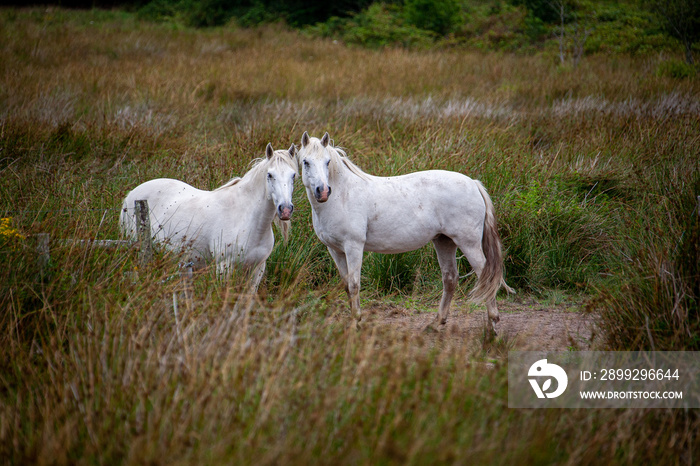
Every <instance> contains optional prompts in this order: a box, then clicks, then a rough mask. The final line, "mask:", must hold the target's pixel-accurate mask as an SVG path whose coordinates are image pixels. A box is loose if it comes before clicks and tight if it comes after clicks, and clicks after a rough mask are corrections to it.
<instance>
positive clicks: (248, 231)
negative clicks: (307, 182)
mask: <svg viewBox="0 0 700 466" xmlns="http://www.w3.org/2000/svg"><path fill="white" fill-rule="evenodd" d="M295 151H296V148H295V146H294V144H292V146H291V147H290V148H289V150H278V151H273V149H272V145H270V144H268V145H267V148H266V157H263V158H261V159H258V160H255V161H253V165H252V168H251V169H250V170H249V171H248V172H247V173H246V174H245V175H244V176H243V177H242V178H234V179H232V180H230V181H229V182H227V183H226V184H224V185H223V186H221V187H219V188H217V189H215V190H213V191H204V190H201V189H197V188H194V187H192V186H190V185H188V184H187V183H184V182H182V181H178V180H173V179H167V178H160V179H155V180H151V181H147V182H145V183H143V184H141V185H139V186H137V187H136V188H135V189H134V190H133V191H131V192H130V193H129V194H128V195H127V196H126V199H124V202H123V204H122V211H121V215H120V224H121V228H122V231H123V232H124V233H125V234H126V236H127V237H130V238H135V237H136V228H135V220H134V201H136V200H140V199H145V200H147V201H148V206H149V212H150V220H151V234H152V236H153V238H154V240H155V241H156V242H157V243H161V244H163V245H165V247H166V248H168V249H170V250H176V251H186V253H187V255H186V259H187V260H189V261H191V262H192V264H193V266H194V267H195V268H200V267H202V266H204V265H205V264H206V263H207V262H211V261H214V262H215V263H216V265H217V271H218V272H219V274H221V275H226V274H227V273H228V272H229V271H230V270H231V268H232V267H235V266H238V267H241V268H242V269H244V270H247V271H249V272H250V273H251V275H252V279H253V281H252V289H253V290H256V289H257V286H258V284H259V283H260V279H261V278H262V275H263V273H264V271H265V261H266V260H267V258H268V257H269V255H270V252H271V251H272V247H273V246H274V243H275V237H274V233H273V231H272V222H273V220H275V217H277V218H278V219H279V220H281V223H282V225H281V226H282V231H283V233H284V234H285V235H286V232H287V230H288V228H289V219H290V217H291V215H292V211H293V210H294V205H293V204H292V192H293V190H294V179H295V177H296V174H297V163H296V160H295V158H294V155H295Z"/></svg>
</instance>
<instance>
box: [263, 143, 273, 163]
mask: <svg viewBox="0 0 700 466" xmlns="http://www.w3.org/2000/svg"><path fill="white" fill-rule="evenodd" d="M274 153H275V151H274V150H272V144H270V143H269V142H268V143H267V147H266V148H265V155H267V158H268V159H271V158H272V154H274Z"/></svg>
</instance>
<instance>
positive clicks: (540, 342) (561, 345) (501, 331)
mask: <svg viewBox="0 0 700 466" xmlns="http://www.w3.org/2000/svg"><path fill="white" fill-rule="evenodd" d="M498 307H499V311H500V316H501V320H500V322H499V323H498V324H497V325H496V329H497V332H498V337H499V339H500V340H501V341H505V342H507V346H508V349H510V350H523V351H525V350H550V351H552V350H554V351H566V350H569V349H577V350H588V349H591V346H592V345H593V344H594V343H595V341H594V338H595V331H594V318H593V316H592V315H591V314H587V313H584V312H583V311H582V310H581V306H580V304H545V303H538V302H536V301H534V300H530V299H525V300H524V301H523V302H512V301H499V302H498ZM363 315H364V316H363V325H364V326H368V327H371V326H390V327H392V328H394V329H397V330H399V331H406V332H409V333H414V334H421V335H423V336H424V337H425V338H427V339H429V340H438V339H444V338H448V339H450V340H452V339H455V340H462V341H472V342H474V343H475V344H480V343H481V342H482V341H483V338H482V337H483V329H484V319H485V318H486V317H485V316H486V310H485V309H482V308H481V307H473V306H470V305H468V304H466V303H465V302H459V301H456V302H453V304H452V310H451V312H450V316H449V318H448V320H447V324H446V325H444V326H439V329H438V330H437V331H430V330H427V331H426V327H427V326H428V325H429V324H430V323H431V322H433V321H434V319H435V318H436V313H435V312H429V311H420V310H415V309H409V308H407V307H405V306H404V305H401V304H393V303H382V302H374V303H369V304H367V305H366V306H365V308H364V309H363Z"/></svg>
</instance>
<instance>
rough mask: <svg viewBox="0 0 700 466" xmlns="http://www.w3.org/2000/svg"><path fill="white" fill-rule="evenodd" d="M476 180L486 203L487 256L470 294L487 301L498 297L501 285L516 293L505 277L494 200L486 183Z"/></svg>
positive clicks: (484, 240) (484, 243)
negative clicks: (485, 185) (487, 189)
mask: <svg viewBox="0 0 700 466" xmlns="http://www.w3.org/2000/svg"><path fill="white" fill-rule="evenodd" d="M474 182H475V183H476V186H477V187H478V188H479V193H480V194H481V197H482V198H483V199H484V204H485V205H486V214H485V215H484V233H483V236H482V238H481V249H482V250H483V252H484V256H485V257H486V264H485V265H484V269H483V270H482V271H481V275H480V276H479V279H478V281H477V282H476V286H475V287H474V289H473V290H472V291H471V293H469V295H470V297H471V298H472V300H474V301H477V302H486V301H490V300H492V299H494V298H495V297H496V293H498V290H499V289H500V288H501V286H503V287H504V288H505V289H506V291H508V293H515V290H514V289H513V288H511V287H510V286H508V284H507V283H506V281H505V279H504V278H503V253H502V252H501V238H500V237H499V236H498V223H497V222H496V215H495V211H494V208H493V202H492V201H491V197H490V196H489V194H488V193H487V192H486V188H484V185H483V184H481V182H480V181H478V180H474Z"/></svg>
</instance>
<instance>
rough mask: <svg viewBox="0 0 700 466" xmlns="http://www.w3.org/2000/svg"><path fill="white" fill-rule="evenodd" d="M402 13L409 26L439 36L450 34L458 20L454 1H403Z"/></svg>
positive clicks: (457, 9) (457, 6) (457, 10)
mask: <svg viewBox="0 0 700 466" xmlns="http://www.w3.org/2000/svg"><path fill="white" fill-rule="evenodd" d="M403 11H404V15H405V16H406V21H407V22H408V23H409V24H411V25H413V26H416V27H417V28H420V29H425V30H427V31H433V32H435V33H436V34H440V35H445V34H447V33H448V32H452V31H453V30H454V29H455V27H456V26H457V24H458V22H459V20H460V18H459V12H460V7H459V3H458V2H457V1H456V0H405V2H404V7H403Z"/></svg>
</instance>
